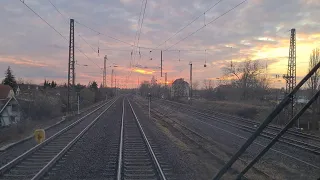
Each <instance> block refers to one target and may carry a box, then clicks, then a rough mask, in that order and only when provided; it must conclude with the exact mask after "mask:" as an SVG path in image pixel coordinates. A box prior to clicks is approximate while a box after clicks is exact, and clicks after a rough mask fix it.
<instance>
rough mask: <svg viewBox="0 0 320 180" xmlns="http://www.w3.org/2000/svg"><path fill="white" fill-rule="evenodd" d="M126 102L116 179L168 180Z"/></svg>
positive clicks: (129, 104)
mask: <svg viewBox="0 0 320 180" xmlns="http://www.w3.org/2000/svg"><path fill="white" fill-rule="evenodd" d="M125 101H126V100H123V113H122V119H121V128H120V141H119V154H118V162H117V163H118V166H117V177H116V179H117V180H121V179H148V180H153V179H154V180H166V177H165V173H164V171H163V169H162V167H161V165H160V161H159V160H158V158H157V157H156V153H155V151H154V150H153V148H152V145H151V143H150V141H149V140H148V138H147V136H146V134H145V132H144V130H143V128H142V126H141V124H140V121H139V119H138V117H137V115H136V113H135V111H134V109H133V107H132V105H131V103H130V101H129V100H127V102H128V103H127V105H126V103H125Z"/></svg>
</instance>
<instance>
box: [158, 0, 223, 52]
mask: <svg viewBox="0 0 320 180" xmlns="http://www.w3.org/2000/svg"><path fill="white" fill-rule="evenodd" d="M221 1H223V0H219V1H218V2H216V3H215V4H214V5H212V6H211V7H210V8H209V9H207V10H206V11H205V12H204V13H203V14H205V13H207V12H208V11H210V10H211V9H212V8H214V7H215V6H217V5H218V4H219V3H220V2H221ZM203 14H201V15H199V16H197V17H196V18H195V19H193V20H192V21H190V22H189V23H188V24H187V25H185V26H184V27H183V28H181V29H180V30H178V31H177V32H176V33H175V34H174V35H172V36H171V37H169V38H168V39H167V40H165V41H163V42H162V43H161V44H160V45H158V46H157V47H156V48H158V47H160V46H162V45H163V44H164V43H166V42H167V41H169V40H170V39H171V38H173V37H174V36H176V35H177V34H178V33H180V32H181V31H183V30H184V29H185V28H187V27H188V26H190V25H191V24H192V23H194V22H195V21H196V20H198V19H199V18H200V17H201V16H202V15H203Z"/></svg>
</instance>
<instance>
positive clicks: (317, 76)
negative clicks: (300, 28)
mask: <svg viewBox="0 0 320 180" xmlns="http://www.w3.org/2000/svg"><path fill="white" fill-rule="evenodd" d="M319 62H320V50H319V49H318V48H317V49H313V50H312V53H311V54H310V58H309V71H310V70H311V69H312V68H313V67H314V66H316V65H317V64H318V63H319ZM319 81H320V71H319V70H318V71H316V72H315V73H314V74H313V75H312V76H311V77H310V79H309V80H308V82H307V85H308V88H309V89H310V97H311V96H313V95H314V94H315V93H316V91H317V89H319V88H320V87H319V85H320V82H319ZM318 104H319V101H315V102H314V103H313V104H312V106H311V109H312V128H313V129H314V130H316V129H317V126H318V122H317V118H316V117H315V116H316V108H317V107H318ZM319 110H320V109H319Z"/></svg>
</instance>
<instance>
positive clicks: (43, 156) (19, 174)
mask: <svg viewBox="0 0 320 180" xmlns="http://www.w3.org/2000/svg"><path fill="white" fill-rule="evenodd" d="M117 99H118V98H116V99H115V100H111V102H109V103H106V104H104V105H102V106H100V107H98V108H97V109H95V110H94V111H92V112H91V113H89V114H87V115H85V116H83V117H82V118H80V119H79V120H77V121H75V122H74V123H72V124H70V125H69V126H67V127H65V128H64V129H62V130H60V131H59V132H57V133H56V134H54V135H53V136H51V137H50V138H48V139H46V140H45V141H44V142H42V143H41V144H38V145H37V146H34V147H33V148H31V149H30V150H28V151H26V152H25V153H23V154H22V155H20V156H18V157H17V158H15V159H13V160H12V161H10V162H9V163H7V164H6V165H4V166H2V167H1V168H0V180H1V179H6V180H11V179H12V180H14V179H19V180H21V179H32V180H37V179H41V178H43V177H44V176H45V175H46V173H48V171H49V170H50V168H52V167H53V166H54V165H55V163H56V162H57V161H58V160H59V159H60V158H61V157H62V156H63V155H64V154H65V153H66V152H67V151H68V150H69V149H70V148H71V147H72V146H73V145H74V144H75V143H76V142H77V141H78V140H79V139H80V138H81V137H82V136H83V135H84V134H85V133H86V132H87V131H88V129H89V128H90V127H91V126H92V125H93V124H94V123H95V122H96V121H97V120H98V119H99V118H100V116H102V115H103V114H104V113H105V112H106V111H107V110H108V109H109V108H110V107H111V106H112V105H113V104H114V103H115V102H116V101H117ZM106 106H107V107H106ZM96 114H98V115H97V116H96V117H95V118H94V120H92V118H89V117H91V116H94V115H96Z"/></svg>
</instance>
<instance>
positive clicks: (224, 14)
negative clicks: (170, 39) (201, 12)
mask: <svg viewBox="0 0 320 180" xmlns="http://www.w3.org/2000/svg"><path fill="white" fill-rule="evenodd" d="M246 1H247V0H244V1H242V2H241V3H239V4H237V5H236V6H234V7H233V8H231V9H229V10H228V11H226V12H224V13H223V14H221V15H220V16H218V17H216V18H215V19H213V20H212V21H210V22H209V23H208V24H211V23H213V22H215V21H216V20H218V19H220V18H221V17H222V16H224V15H226V14H228V13H229V12H231V11H232V10H234V9H236V8H237V7H238V6H240V5H241V4H243V3H245V2H246ZM204 27H206V25H203V26H202V27H200V28H199V29H197V30H196V31H194V32H192V33H190V34H189V35H187V36H186V37H184V38H182V39H180V40H179V41H178V42H176V43H175V44H173V45H171V46H170V47H168V48H167V49H165V50H164V51H167V50H168V49H170V48H172V47H173V46H175V45H177V44H179V43H180V42H182V41H184V40H185V39H187V38H188V37H190V36H192V35H194V34H195V33H197V32H198V31H200V30H201V29H203V28H204Z"/></svg>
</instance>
